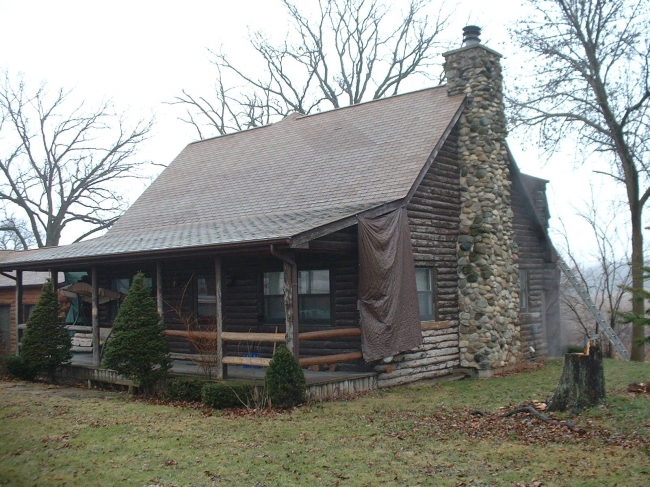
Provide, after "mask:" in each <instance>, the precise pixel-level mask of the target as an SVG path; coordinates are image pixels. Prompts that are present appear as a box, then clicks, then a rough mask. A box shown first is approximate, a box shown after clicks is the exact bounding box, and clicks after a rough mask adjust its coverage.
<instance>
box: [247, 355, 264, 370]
mask: <svg viewBox="0 0 650 487" xmlns="http://www.w3.org/2000/svg"><path fill="white" fill-rule="evenodd" d="M259 356H260V354H259V353H254V352H250V353H245V354H244V357H259ZM244 368H245V369H261V367H260V366H259V365H244Z"/></svg>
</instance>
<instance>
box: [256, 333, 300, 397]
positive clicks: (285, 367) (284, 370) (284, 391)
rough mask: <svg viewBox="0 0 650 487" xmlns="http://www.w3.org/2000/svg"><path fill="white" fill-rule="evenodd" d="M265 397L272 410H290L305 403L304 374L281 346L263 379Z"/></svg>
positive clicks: (287, 350) (289, 353)
mask: <svg viewBox="0 0 650 487" xmlns="http://www.w3.org/2000/svg"><path fill="white" fill-rule="evenodd" d="M264 385H265V388H266V395H267V397H268V399H269V402H270V403H271V407H274V408H281V409H282V408H291V407H294V406H297V405H298V404H301V403H303V402H305V389H306V382H305V374H304V373H303V371H302V369H301V368H300V365H299V364H298V361H297V360H296V359H295V357H294V356H293V355H292V354H291V352H290V351H289V349H288V348H287V347H286V346H284V345H281V346H280V347H278V349H277V350H276V352H275V354H274V355H273V359H272V360H271V363H270V365H269V367H268V368H267V369H266V375H265V377H264Z"/></svg>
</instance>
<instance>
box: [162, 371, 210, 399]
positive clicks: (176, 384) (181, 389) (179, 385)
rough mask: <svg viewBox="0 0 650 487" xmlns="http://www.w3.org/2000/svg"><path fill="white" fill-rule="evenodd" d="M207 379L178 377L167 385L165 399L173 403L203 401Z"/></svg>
mask: <svg viewBox="0 0 650 487" xmlns="http://www.w3.org/2000/svg"><path fill="white" fill-rule="evenodd" d="M204 384H205V379H202V378H201V377H177V378H176V379H172V380H169V381H167V383H166V384H165V397H166V398H167V399H171V400H172V401H197V402H199V401H201V390H202V389H203V386H204Z"/></svg>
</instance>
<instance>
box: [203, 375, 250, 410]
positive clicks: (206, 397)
mask: <svg viewBox="0 0 650 487" xmlns="http://www.w3.org/2000/svg"><path fill="white" fill-rule="evenodd" d="M253 395H254V388H253V386H252V385H251V384H248V383H246V382H235V381H228V382H208V383H207V384H205V385H204V386H203V389H202V391H201V400H202V401H203V404H205V405H206V406H210V407H211V408H213V409H224V408H234V407H242V406H245V407H248V406H249V405H250V404H252V402H253Z"/></svg>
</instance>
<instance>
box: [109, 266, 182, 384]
mask: <svg viewBox="0 0 650 487" xmlns="http://www.w3.org/2000/svg"><path fill="white" fill-rule="evenodd" d="M160 321H161V320H160V315H159V314H158V309H157V307H156V302H155V301H154V299H153V298H152V297H151V295H150V292H149V289H148V288H147V287H146V286H145V284H144V275H143V274H142V273H141V272H139V273H138V274H136V275H135V277H134V278H133V284H131V288H130V289H129V293H128V294H127V296H126V298H125V299H124V302H123V303H122V305H121V306H120V309H119V311H118V312H117V317H116V318H115V321H114V322H113V330H112V333H111V338H110V339H109V340H108V341H107V342H106V346H105V347H106V348H105V350H104V365H105V366H106V367H108V368H110V369H113V370H115V371H116V372H118V373H119V374H121V375H123V376H125V377H128V378H129V379H132V380H135V381H137V382H139V387H140V389H141V391H142V392H144V393H145V394H146V393H149V392H151V390H152V388H153V387H154V386H155V385H156V383H157V382H158V381H159V380H160V379H162V378H163V377H165V375H167V371H168V370H169V369H170V368H171V364H172V361H171V357H170V355H169V345H168V343H167V336H166V335H165V328H164V326H163V325H162V324H161V323H160Z"/></svg>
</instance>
